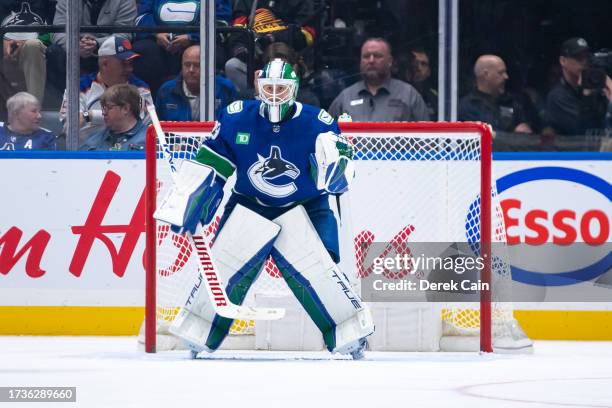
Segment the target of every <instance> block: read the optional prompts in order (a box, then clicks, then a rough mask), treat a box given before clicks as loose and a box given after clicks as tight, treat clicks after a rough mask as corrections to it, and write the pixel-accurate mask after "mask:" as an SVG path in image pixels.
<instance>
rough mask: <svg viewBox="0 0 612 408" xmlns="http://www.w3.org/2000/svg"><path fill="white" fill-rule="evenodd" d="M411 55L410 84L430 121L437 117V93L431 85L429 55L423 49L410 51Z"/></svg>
mask: <svg viewBox="0 0 612 408" xmlns="http://www.w3.org/2000/svg"><path fill="white" fill-rule="evenodd" d="M410 52H411V53H412V55H413V57H414V58H413V60H412V64H413V70H412V72H413V76H412V81H410V83H411V84H412V86H414V87H415V88H416V90H417V91H419V93H420V94H421V96H422V97H423V100H424V101H425V104H426V105H427V113H429V117H430V119H432V120H433V119H435V118H437V117H438V91H437V90H436V88H435V87H434V86H433V84H432V83H431V66H430V65H429V55H428V54H427V52H426V51H425V49H424V48H420V47H419V48H414V49H412V50H411V51H410Z"/></svg>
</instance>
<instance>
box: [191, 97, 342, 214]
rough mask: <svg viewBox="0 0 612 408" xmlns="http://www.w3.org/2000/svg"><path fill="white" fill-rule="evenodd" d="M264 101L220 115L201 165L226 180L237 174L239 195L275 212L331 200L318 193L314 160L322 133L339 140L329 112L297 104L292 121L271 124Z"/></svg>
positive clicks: (239, 103)
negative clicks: (313, 201) (332, 135)
mask: <svg viewBox="0 0 612 408" xmlns="http://www.w3.org/2000/svg"><path fill="white" fill-rule="evenodd" d="M264 106H265V105H264V104H263V103H262V102H261V101H255V100H247V101H236V102H234V103H232V104H230V105H229V106H228V107H227V108H226V109H225V110H224V111H223V113H222V114H221V116H220V118H219V121H218V122H217V124H216V127H215V130H214V131H213V135H212V137H211V138H210V139H208V140H206V141H205V143H204V145H203V147H202V148H201V149H200V151H199V152H198V155H197V158H196V160H198V161H199V162H201V163H205V164H208V165H210V166H212V167H214V168H215V170H217V173H218V174H219V175H220V176H221V177H222V178H224V179H227V178H228V177H229V176H230V175H232V174H233V173H234V172H236V177H237V178H236V185H235V186H234V192H235V193H238V194H241V195H243V196H246V197H248V198H250V199H252V200H253V201H256V202H257V203H259V204H261V205H264V206H270V207H287V206H290V205H293V204H295V203H302V202H305V201H307V200H310V199H312V198H315V197H318V196H320V195H322V194H326V193H325V192H324V191H322V190H318V189H317V187H316V185H315V181H314V180H313V177H312V176H311V174H310V172H311V169H310V162H309V156H310V154H311V153H314V152H315V141H316V139H317V136H318V135H319V134H321V133H326V132H333V133H336V134H340V129H339V128H338V124H337V123H336V122H335V121H334V120H333V118H332V117H331V116H330V115H329V114H328V113H327V112H326V111H324V110H322V109H320V108H315V107H314V106H310V105H303V104H301V103H299V102H296V109H295V113H294V114H293V117H292V118H291V119H288V120H285V121H283V122H281V123H278V124H273V123H271V122H270V121H269V120H268V119H267V118H266V116H265V114H264Z"/></svg>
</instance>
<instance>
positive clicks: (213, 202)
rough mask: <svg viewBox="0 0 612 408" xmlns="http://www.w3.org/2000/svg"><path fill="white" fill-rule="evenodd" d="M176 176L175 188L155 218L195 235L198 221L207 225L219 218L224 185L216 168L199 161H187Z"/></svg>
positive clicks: (175, 230) (163, 202)
mask: <svg viewBox="0 0 612 408" xmlns="http://www.w3.org/2000/svg"><path fill="white" fill-rule="evenodd" d="M176 174H177V176H176V183H175V185H174V186H172V188H171V189H170V190H169V191H168V194H167V195H166V197H164V199H163V201H162V204H161V205H160V206H159V208H158V209H157V210H156V211H155V214H154V215H153V217H155V219H157V220H160V221H163V222H167V223H168V224H170V226H171V229H172V231H174V232H176V233H179V234H183V233H185V232H186V231H189V232H191V233H192V234H193V233H194V232H195V229H196V226H197V225H198V222H201V223H202V224H203V225H206V224H208V223H209V222H210V221H211V220H212V218H213V216H214V215H215V212H216V211H217V208H218V207H219V204H220V203H221V200H222V199H223V183H221V182H220V181H219V180H217V178H216V177H217V173H216V172H215V170H214V169H213V168H211V167H209V166H206V165H204V164H201V163H198V162H195V161H189V160H185V161H183V162H182V164H181V167H180V168H179V170H178V172H177V173H176Z"/></svg>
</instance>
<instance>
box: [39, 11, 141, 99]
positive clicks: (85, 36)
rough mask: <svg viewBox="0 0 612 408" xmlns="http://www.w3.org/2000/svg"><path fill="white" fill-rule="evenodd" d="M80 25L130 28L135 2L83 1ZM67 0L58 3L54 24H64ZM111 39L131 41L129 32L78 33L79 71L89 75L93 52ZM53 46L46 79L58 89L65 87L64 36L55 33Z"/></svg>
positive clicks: (94, 67)
mask: <svg viewBox="0 0 612 408" xmlns="http://www.w3.org/2000/svg"><path fill="white" fill-rule="evenodd" d="M82 7H83V8H82V14H81V25H84V26H102V25H104V26H133V25H134V24H135V23H134V21H135V20H136V2H135V1H134V0H84V1H83V6H82ZM67 8H68V0H57V6H56V9H55V17H54V18H53V24H58V25H62V24H66V18H67V15H66V12H67ZM110 36H116V37H122V38H125V39H128V40H131V39H132V35H131V34H129V33H122V34H111V33H81V41H80V43H79V53H80V56H81V62H80V64H81V65H80V66H81V72H82V73H91V72H95V71H96V69H97V58H96V53H97V51H98V49H99V48H100V47H101V46H102V44H103V43H104V41H106V40H107V39H108V38H109V37H110ZM52 42H53V44H52V45H51V46H50V47H49V49H48V50H47V60H48V69H49V72H53V75H52V76H51V75H50V76H49V80H50V81H52V82H53V83H54V85H56V86H57V88H58V89H64V88H66V33H64V32H60V33H54V34H53V36H52Z"/></svg>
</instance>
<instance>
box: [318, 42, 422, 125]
mask: <svg viewBox="0 0 612 408" xmlns="http://www.w3.org/2000/svg"><path fill="white" fill-rule="evenodd" d="M392 65H393V57H392V56H391V46H390V45H389V43H388V42H387V41H386V40H384V39H382V38H370V39H368V40H366V41H365V43H364V44H363V46H362V47H361V63H360V71H361V76H362V78H363V80H362V81H359V82H357V83H356V84H354V85H351V86H349V87H348V88H346V89H345V90H343V91H342V92H341V93H340V95H338V97H336V99H335V100H334V101H333V102H332V104H331V106H330V107H329V113H330V114H331V115H332V116H333V117H335V118H337V117H338V116H339V115H341V114H343V113H348V114H349V115H350V116H351V118H352V119H353V120H354V121H383V122H386V121H421V120H429V114H428V113H427V106H426V105H425V102H424V101H423V98H422V97H421V95H420V94H419V93H418V92H417V90H416V89H414V87H413V86H412V85H409V84H407V83H406V82H403V81H400V80H398V79H392V78H391V66H392Z"/></svg>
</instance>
